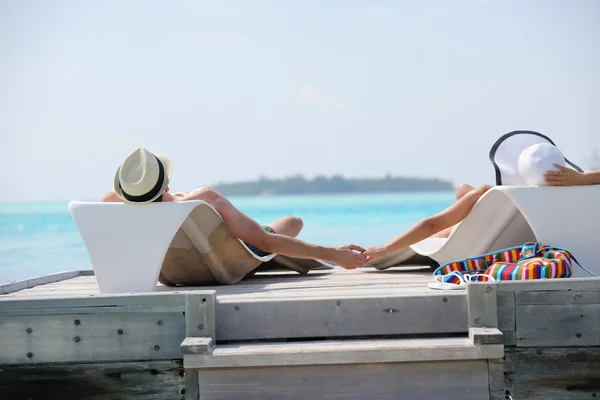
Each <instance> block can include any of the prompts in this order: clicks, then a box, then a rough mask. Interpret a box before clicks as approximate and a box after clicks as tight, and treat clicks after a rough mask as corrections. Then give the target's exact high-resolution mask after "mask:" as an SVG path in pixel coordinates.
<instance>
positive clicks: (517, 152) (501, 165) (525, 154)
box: [364, 131, 600, 260]
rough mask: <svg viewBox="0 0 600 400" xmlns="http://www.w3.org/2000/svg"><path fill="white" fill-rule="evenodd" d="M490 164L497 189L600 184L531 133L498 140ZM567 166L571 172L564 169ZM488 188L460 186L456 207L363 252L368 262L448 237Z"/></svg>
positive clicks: (544, 139)
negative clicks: (422, 242)
mask: <svg viewBox="0 0 600 400" xmlns="http://www.w3.org/2000/svg"><path fill="white" fill-rule="evenodd" d="M490 160H491V161H492V164H493V165H494V169H495V171H496V184H497V185H509V186H510V185H512V186H547V185H551V186H571V185H594V184H600V171H592V172H583V171H582V170H581V169H580V168H579V167H578V166H576V165H575V164H573V163H571V162H570V161H569V160H567V159H566V158H565V157H564V155H563V154H562V152H561V151H560V150H559V149H558V148H557V147H556V146H555V145H554V143H553V142H552V140H550V139H549V138H548V137H546V136H544V135H542V134H540V133H537V132H532V131H515V132H511V133H508V134H506V135H504V136H502V137H501V138H500V139H499V140H498V141H497V142H496V143H495V144H494V146H492V149H491V151H490ZM567 164H569V165H571V166H573V168H574V169H572V168H568V167H566V165H567ZM489 189H491V186H490V185H482V186H480V187H478V188H473V187H472V186H470V185H467V184H461V185H459V186H458V187H457V189H456V203H454V204H453V205H451V206H450V207H448V208H446V209H445V210H443V211H441V212H440V213H438V214H436V215H433V216H431V217H428V218H425V219H423V220H421V221H420V222H418V223H417V224H416V225H414V226H413V227H412V228H410V229H408V230H407V231H406V232H404V233H403V234H401V235H399V236H397V237H395V238H393V239H392V240H390V241H389V242H387V243H386V244H384V245H382V246H376V247H370V248H367V249H366V250H365V253H364V254H366V255H367V256H368V257H369V260H372V259H377V258H381V257H385V256H386V255H389V254H391V253H393V252H394V251H397V250H399V249H402V248H405V247H408V246H410V245H412V244H415V243H418V242H420V241H421V240H424V239H427V238H428V237H432V236H433V237H442V238H445V237H448V236H450V233H452V230H453V229H454V227H455V226H456V225H457V224H458V223H459V222H461V221H462V220H463V219H464V218H465V217H466V216H467V215H468V214H469V212H470V211H471V209H472V208H473V206H474V205H475V203H476V202H477V200H479V198H481V196H483V195H484V194H485V193H486V192H487V191H488V190H489Z"/></svg>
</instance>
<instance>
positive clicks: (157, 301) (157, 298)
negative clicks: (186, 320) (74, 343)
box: [0, 290, 214, 315]
mask: <svg viewBox="0 0 600 400" xmlns="http://www.w3.org/2000/svg"><path fill="white" fill-rule="evenodd" d="M188 293H189V294H195V295H206V296H209V295H212V294H214V291H209V290H197V291H182V292H179V291H175V292H154V293H144V294H138V293H114V294H99V295H92V296H78V297H69V298H65V297H55V298H47V299H20V298H7V297H2V298H0V315H2V313H4V312H7V311H11V310H19V311H21V310H31V309H33V310H38V311H39V312H40V313H42V314H48V313H53V312H55V309H61V308H62V309H66V308H73V309H81V310H83V309H84V308H90V309H95V310H99V309H106V308H110V307H123V306H128V307H133V306H147V307H149V308H151V307H155V306H163V307H168V306H177V307H180V309H181V311H183V310H184V304H185V297H184V295H186V294H188Z"/></svg>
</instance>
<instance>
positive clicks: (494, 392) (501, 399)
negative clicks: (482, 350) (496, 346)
mask: <svg viewBox="0 0 600 400" xmlns="http://www.w3.org/2000/svg"><path fill="white" fill-rule="evenodd" d="M488 382H489V392H490V397H489V398H490V400H505V399H506V397H505V388H504V360H503V359H502V358H494V359H490V360H488Z"/></svg>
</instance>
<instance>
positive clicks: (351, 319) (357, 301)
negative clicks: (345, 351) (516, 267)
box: [215, 291, 467, 341]
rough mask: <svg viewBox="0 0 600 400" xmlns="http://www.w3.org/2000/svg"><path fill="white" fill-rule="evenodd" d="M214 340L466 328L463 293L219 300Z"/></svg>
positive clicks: (398, 333)
mask: <svg viewBox="0 0 600 400" xmlns="http://www.w3.org/2000/svg"><path fill="white" fill-rule="evenodd" d="M215 309H216V313H217V315H218V317H217V319H216V324H217V332H216V337H217V339H218V340H220V341H223V340H253V339H277V338H298V337H311V338H318V337H340V336H364V335H401V334H417V333H440V332H443V333H453V332H464V333H466V332H467V313H466V296H465V295H464V293H454V292H452V293H440V292H439V291H437V292H434V291H432V292H431V293H429V294H428V295H421V296H413V295H402V294H398V295H395V296H381V297H366V298H352V299H342V300H336V299H331V298H329V297H326V298H319V297H310V298H304V299H302V301H299V300H295V299H278V300H277V301H272V300H252V301H220V300H219V298H218V297H217V304H216V306H215Z"/></svg>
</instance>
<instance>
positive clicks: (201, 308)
mask: <svg viewBox="0 0 600 400" xmlns="http://www.w3.org/2000/svg"><path fill="white" fill-rule="evenodd" d="M185 334H186V337H187V338H186V340H184V342H183V343H182V349H183V344H185V343H186V342H188V341H189V340H190V338H206V339H207V343H210V344H211V346H212V345H214V343H215V341H216V338H215V292H214V291H213V292H201V293H189V294H186V295H185ZM199 398H200V390H199V387H198V369H195V368H194V369H186V370H185V399H186V400H198V399H199Z"/></svg>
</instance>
